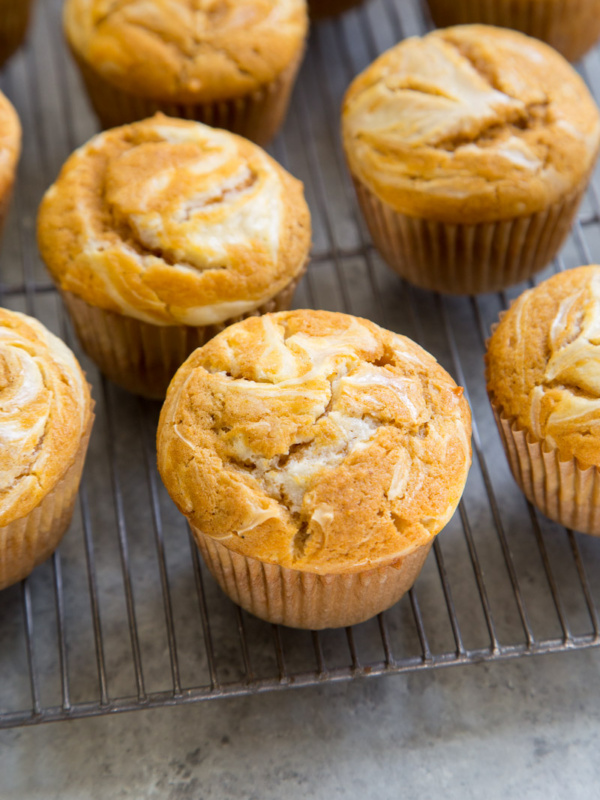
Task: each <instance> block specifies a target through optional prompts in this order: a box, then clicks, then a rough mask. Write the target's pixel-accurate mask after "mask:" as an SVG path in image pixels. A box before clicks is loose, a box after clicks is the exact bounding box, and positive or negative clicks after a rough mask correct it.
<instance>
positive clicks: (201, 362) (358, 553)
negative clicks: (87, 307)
mask: <svg viewBox="0 0 600 800" xmlns="http://www.w3.org/2000/svg"><path fill="white" fill-rule="evenodd" d="M470 422H471V420H470V411H469V408H468V405H467V403H466V401H465V399H464V397H463V394H462V389H460V388H459V387H457V386H456V384H455V383H454V381H453V380H452V379H451V378H450V376H449V375H448V374H447V373H446V372H445V371H444V370H443V369H442V368H441V367H440V366H439V365H438V364H437V362H436V361H435V359H434V358H433V357H432V356H430V355H429V354H428V353H426V352H425V351H424V350H422V349H421V348H420V347H419V346H418V345H416V344H415V343H414V342H412V341H410V340H409V339H406V338H405V337H403V336H399V335H396V334H393V333H390V332H389V331H385V330H383V329H381V328H379V327H378V326H376V325H375V324H373V323H371V322H369V321H367V320H363V319H358V318H356V317H351V316H348V315H345V314H335V313H330V312H325V311H290V312H282V313H279V314H268V315H265V316H263V317H260V318H250V319H247V320H244V321H243V322H240V323H237V324H236V325H232V326H230V327H229V328H227V329H226V330H225V331H223V332H222V333H221V334H219V335H218V336H216V337H215V338H214V339H212V340H211V341H210V342H209V343H208V344H206V345H204V347H202V348H200V349H198V350H196V351H195V352H194V353H193V354H192V355H191V356H190V358H189V359H188V360H187V361H186V362H185V364H184V365H183V366H182V367H181V368H180V369H179V371H178V372H177V374H176V375H175V377H174V379H173V381H172V383H171V386H170V388H169V391H168V394H167V399H166V402H165V405H164V407H163V410H162V413H161V418H160V423H159V429H158V464H159V469H160V473H161V475H162V478H163V480H164V482H165V485H166V487H167V489H168V491H169V493H170V495H171V497H172V498H173V499H174V501H175V503H176V504H177V506H178V507H179V509H180V510H181V511H182V512H183V513H184V514H185V515H186V516H187V517H188V518H189V520H190V522H191V524H192V525H193V526H195V527H196V528H198V529H199V530H200V531H201V532H202V533H204V534H206V535H207V536H210V537H213V538H215V539H218V540H219V541H221V542H222V543H223V544H225V545H226V546H227V548H228V549H230V550H233V551H235V552H238V553H240V554H242V555H247V556H252V557H254V558H257V559H260V560H261V561H263V562H267V563H273V564H278V565H280V566H283V567H292V568H294V569H298V570H303V571H310V572H315V573H321V574H333V573H340V572H354V571H360V570H363V569H365V568H366V567H371V566H377V565H380V564H384V563H390V562H392V561H394V560H395V559H398V558H399V557H401V556H405V555H408V554H409V553H412V552H414V551H415V550H416V549H417V548H419V547H421V546H422V545H424V544H428V543H430V542H431V540H432V538H433V537H434V536H435V535H436V534H437V533H438V532H439V531H440V530H441V529H442V528H443V527H444V525H445V524H446V523H447V522H448V520H449V519H450V517H451V516H452V514H453V513H454V510H455V508H456V505H457V504H458V502H459V499H460V496H461V494H462V491H463V488H464V484H465V480H466V477H467V472H468V469H469V465H470V461H471V447H470V430H471V427H470Z"/></svg>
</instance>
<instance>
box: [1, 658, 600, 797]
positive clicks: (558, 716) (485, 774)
mask: <svg viewBox="0 0 600 800" xmlns="http://www.w3.org/2000/svg"><path fill="white" fill-rule="evenodd" d="M599 686H600V653H598V652H597V651H588V652H580V653H569V654H560V655H555V656H544V657H541V658H535V659H527V660H521V661H518V662H510V663H508V662H507V663H499V664H493V665H479V666H471V667H467V668H458V669H452V670H447V671H443V670H437V671H435V672H433V673H420V674H413V675H405V676H398V677H390V678H382V679H376V680H373V681H360V682H355V683H353V684H347V685H337V686H326V687H325V686H324V687H321V688H319V689H314V690H313V689H308V690H300V691H297V692H287V693H284V694H279V695H276V694H271V695H266V696H260V697H250V698H242V699H233V700H226V701H218V702H216V703H205V704H201V705H198V706H192V707H187V708H174V709H164V710H160V711H151V712H142V713H135V714H129V715H123V716H120V717H112V718H101V719H93V720H82V721H78V722H69V723H59V724H57V725H49V726H45V727H41V728H37V729H35V730H16V731H6V732H2V733H0V797H1V798H2V800H13V799H14V798H21V799H22V800H25V798H27V799H28V800H29V798H31V799H32V800H33V798H36V800H37V799H38V798H39V800H42V799H43V800H58V798H60V800H71V798H73V799H75V798H77V800H79V798H90V800H104V799H105V798H111V799H112V798H136V799H137V798H140V800H141V798H148V799H149V800H154V798H166V799H167V800H183V798H193V799H194V800H200V798H203V800H213V799H214V800H271V799H273V800H281V798H286V800H287V799H289V800H295V798H307V797H314V798H335V797H345V798H352V800H354V798H360V800H368V799H370V798H378V800H385V798H390V799H391V798H403V800H412V799H413V798H414V800H417V799H418V800H423V799H424V798H433V797H441V796H444V797H447V798H455V797H456V798H461V800H469V798H481V797H485V798H487V799H488V800H495V799H496V798H498V800H500V798H509V797H511V798H513V797H514V798H519V799H520V800H538V799H539V800H554V799H555V798H556V800H562V799H563V798H569V799H570V800H577V799H578V798H581V799H582V800H592V798H594V797H597V796H598V793H599V787H600V764H599V759H598V753H597V750H598V745H597V743H598V737H599V735H600V692H599V691H598V688H599Z"/></svg>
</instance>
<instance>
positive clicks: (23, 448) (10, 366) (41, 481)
mask: <svg viewBox="0 0 600 800" xmlns="http://www.w3.org/2000/svg"><path fill="white" fill-rule="evenodd" d="M90 415H91V400H90V392H89V387H88V385H87V383H86V380H85V377H84V375H83V373H82V371H81V368H80V367H79V364H78V363H77V361H76V360H75V357H74V356H73V354H72V353H71V351H70V350H69V349H68V348H67V347H66V346H65V345H64V344H63V343H62V342H61V341H60V339H57V337H56V336H53V335H52V334H51V333H49V332H48V331H47V330H46V329H45V328H44V327H43V326H42V325H40V323H39V322H37V321H36V320H34V319H32V318H30V317H26V316H24V315H23V314H18V313H16V312H14V311H7V310H6V309H0V528H2V527H3V526H5V525H8V524H9V523H11V522H12V521H13V520H17V519H20V518H21V517H24V516H25V515H26V514H28V513H29V512H30V511H31V510H32V509H33V508H35V506H37V505H38V504H39V503H40V502H41V501H42V500H43V498H44V497H45V496H46V495H47V494H48V493H49V492H50V491H51V490H52V489H53V488H54V487H55V485H56V484H57V483H58V481H59V480H60V479H61V478H62V477H63V475H64V474H65V472H66V471H67V470H68V469H69V467H70V466H71V465H72V463H73V462H74V460H75V458H76V457H77V455H78V451H79V449H80V445H81V441H82V437H83V436H84V435H85V434H86V431H87V430H88V427H89V423H90Z"/></svg>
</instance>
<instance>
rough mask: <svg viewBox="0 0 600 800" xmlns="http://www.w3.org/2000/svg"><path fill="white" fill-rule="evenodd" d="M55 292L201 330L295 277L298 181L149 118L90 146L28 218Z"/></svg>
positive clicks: (258, 153) (242, 144) (194, 132)
mask: <svg viewBox="0 0 600 800" xmlns="http://www.w3.org/2000/svg"><path fill="white" fill-rule="evenodd" d="M38 231H39V243H40V248H41V251H42V255H43V257H44V260H45V262H46V264H47V265H48V268H49V269H50V271H51V272H52V274H53V275H54V277H55V278H56V280H57V281H58V282H59V284H60V286H61V287H62V288H63V289H66V290H68V291H70V292H73V293H74V294H76V295H77V296H79V297H81V298H82V299H83V300H85V301H86V302H88V303H90V304H91V305H95V306H99V307H101V308H104V309H106V310H109V311H116V312H119V313H121V314H124V315H127V316H130V317H134V318H136V319H139V320H142V321H144V322H150V323H155V324H159V325H160V324H162V325H175V324H179V325H181V324H183V325H212V324H215V323H219V322H222V321H224V320H227V319H230V318H232V317H236V316H238V315H242V314H246V313H248V312H250V311H252V310H254V309H255V308H257V307H258V306H260V305H261V304H262V303H264V302H266V301H267V300H269V299H270V298H271V297H274V296H275V295H276V294H277V293H278V292H279V291H281V289H283V288H284V287H285V286H286V285H287V284H288V283H289V282H290V281H291V280H292V279H293V278H294V277H295V276H296V275H297V274H298V273H299V272H300V271H301V270H302V269H303V268H304V265H305V262H306V259H307V256H308V251H309V247H310V216H309V212H308V208H307V206H306V203H305V201H304V196H303V190H302V184H301V183H300V182H299V181H297V180H296V179H294V178H292V177H291V176H290V175H288V173H286V172H285V171H284V170H283V169H282V168H281V167H280V166H279V165H278V164H277V163H276V162H275V161H273V160H272V159H271V158H270V157H269V156H268V155H267V154H266V153H265V152H264V151H263V150H262V149H261V148H259V147H257V146H256V145H253V144H252V143H250V142H248V141H246V140H245V139H242V138H240V137H238V136H235V135H233V134H230V133H227V132H225V131H220V130H215V129H213V128H209V127H207V126H205V125H202V124H200V123H196V122H184V121H181V120H174V119H169V118H167V117H164V116H162V115H156V116H155V117H153V118H152V119H149V120H145V121H143V122H139V123H135V124H134V125H129V126H125V127H122V128H116V129H114V130H111V131H108V132H107V133H104V134H101V135H99V136H96V137H94V138H93V139H92V140H91V141H90V142H88V144H86V145H84V147H82V148H81V149H80V150H78V151H76V152H75V153H74V154H73V155H72V156H71V158H70V159H69V160H68V161H67V163H66V164H65V166H64V168H63V170H62V172H61V174H60V176H59V178H58V180H57V182H56V183H55V184H54V186H53V187H51V188H50V189H49V191H48V192H47V194H46V196H45V198H44V201H43V203H42V206H41V209H40V214H39V227H38Z"/></svg>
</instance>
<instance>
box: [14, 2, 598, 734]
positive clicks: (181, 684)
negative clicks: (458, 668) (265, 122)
mask: <svg viewBox="0 0 600 800" xmlns="http://www.w3.org/2000/svg"><path fill="white" fill-rule="evenodd" d="M60 5H61V0H39V2H38V4H37V12H36V19H35V25H34V29H33V32H32V35H31V37H30V40H29V43H28V46H27V47H26V48H25V49H24V50H22V51H21V52H20V53H19V54H18V55H17V56H16V57H15V58H14V59H13V60H12V61H11V62H10V63H9V65H8V67H7V68H6V69H5V71H4V73H3V75H2V78H1V81H0V83H1V86H2V89H3V91H5V93H6V94H7V95H8V96H9V97H10V98H11V99H12V101H13V102H14V104H15V105H16V107H17V109H18V111H19V114H20V116H21V119H22V122H23V130H24V150H23V157H22V161H21V167H20V175H19V181H18V184H17V187H16V193H15V198H14V202H13V207H12V212H11V217H10V219H9V222H8V224H7V226H6V230H5V233H4V239H3V244H2V255H1V259H0V276H1V279H0V280H1V282H0V303H1V304H2V305H4V306H7V307H9V308H14V309H18V310H22V311H25V312H27V313H29V314H33V315H35V316H37V317H38V318H39V319H41V320H42V321H43V322H44V323H45V324H46V325H48V326H49V327H50V328H51V329H52V330H54V331H55V332H57V333H58V334H59V335H62V336H63V338H65V339H66V340H67V341H68V342H69V344H71V346H73V347H74V349H75V350H76V352H77V354H78V356H79V357H80V359H81V361H82V363H83V365H84V367H85V369H86V370H87V373H88V377H89V379H90V380H91V382H92V383H93V393H94V397H95V399H96V413H97V419H96V425H95V428H94V432H93V435H92V441H91V444H90V450H89V454H88V459H87V465H86V470H85V475H84V479H83V483H82V487H81V491H80V498H79V505H78V508H77V511H76V513H75V518H74V520H73V524H72V527H71V530H70V531H69V533H68V535H67V536H66V538H65V540H64V542H63V544H62V545H61V547H60V550H59V552H57V553H56V554H55V556H54V557H53V558H52V559H51V560H50V561H49V562H47V563H46V564H44V565H42V566H41V567H39V568H38V569H37V570H36V571H35V572H34V574H33V575H32V576H31V577H30V578H29V579H28V580H27V581H25V582H24V583H23V584H22V585H20V586H15V587H12V588H10V589H7V590H5V591H4V592H2V593H0V675H1V676H2V680H1V681H0V728H2V727H4V728H6V727H11V726H16V725H29V724H35V723H40V722H45V721H50V720H64V719H73V718H77V717H84V716H92V715H100V714H108V713H114V712H118V711H129V710H133V709H142V708H151V707H156V706H168V705H180V704H183V703H194V702H197V701H200V700H208V699H211V698H218V697H227V696H232V695H244V694H249V693H256V692H265V691H272V690H276V689H284V688H288V687H300V686H308V685H314V684H321V683H326V682H328V681H341V680H349V679H352V678H356V677H359V676H375V675H383V674H392V673H400V672H407V671H411V670H423V669H427V670H429V669H432V668H435V667H442V666H451V665H457V664H468V663H473V662H478V661H491V660H498V659H504V658H513V657H518V656H526V655H533V654H536V653H547V652H556V651H563V650H574V649H581V648H586V647H593V646H596V645H598V644H600V628H599V609H600V541H598V540H593V539H592V538H590V537H585V536H582V535H580V534H577V533H573V532H571V531H565V530H564V529H563V528H561V527H560V526H558V525H555V524H554V523H551V522H549V521H548V520H546V519H545V518H543V517H542V516H541V515H539V514H538V513H537V512H536V511H535V510H534V509H533V508H532V507H531V506H530V505H529V504H528V503H527V502H526V500H525V499H524V497H523V496H522V494H521V493H520V492H519V490H518V489H517V488H516V486H515V484H514V483H513V481H512V478H511V477H510V474H509V471H508V466H507V462H506V459H505V457H504V453H503V452H502V448H501V445H500V440H499V437H498V434H497V431H496V428H495V425H494V422H493V418H492V414H491V411H490V409H489V406H488V403H487V399H486V395H485V386H484V381H483V361H482V359H483V352H484V343H485V340H486V337H487V336H488V333H489V329H490V325H491V324H492V323H493V322H494V320H495V319H496V318H497V315H498V313H499V311H500V310H501V309H502V308H503V307H505V306H506V305H507V303H508V302H510V300H511V299H512V297H514V296H516V295H517V294H519V293H520V292H521V291H522V290H523V289H524V288H525V287H523V286H519V287H516V288H515V289H513V290H511V291H510V292H507V293H503V294H501V295H486V296H483V297H479V298H476V299H470V298H442V297H439V296H437V295H435V294H430V293H427V292H422V291H419V290H416V289H413V288H411V287H409V286H408V285H406V284H405V283H403V282H402V281H401V280H400V279H399V278H398V277H397V276H396V275H394V274H393V273H392V272H391V271H390V270H388V269H387V268H386V267H385V265H384V264H383V263H382V262H381V260H380V259H379V257H378V255H377V253H376V251H375V250H374V249H373V247H372V245H371V244H370V242H369V239H368V236H367V234H366V232H365V229H364V227H363V225H362V222H361V220H360V217H359V214H358V212H357V207H356V204H355V201H354V197H353V193H352V188H351V186H350V183H349V181H348V177H347V175H346V172H345V169H344V164H343V158H342V154H341V150H340V145H339V138H338V115H339V107H340V102H341V97H342V94H343V92H344V89H345V88H346V86H347V85H348V83H349V82H350V80H351V79H352V77H353V76H354V75H355V74H356V73H357V72H359V71H360V70H362V69H363V68H364V67H365V66H366V65H367V64H368V63H369V62H370V61H372V60H373V58H374V57H375V56H376V55H377V54H378V53H379V52H381V51H382V50H384V49H386V48H387V47H390V46H391V45H392V44H394V43H395V42H396V41H398V40H400V39H401V38H403V37H404V36H408V35H411V34H415V33H421V32H423V30H425V28H426V20H425V18H424V16H423V13H422V11H421V9H420V7H419V5H418V4H417V2H416V0H414V1H413V0H371V2H369V3H367V4H366V5H364V6H363V7H362V8H360V9H359V10H357V11H353V12H350V13H348V14H347V15H346V16H345V17H344V18H343V19H341V20H338V21H335V22H324V23H322V24H320V25H319V26H316V27H315V29H314V30H313V32H312V35H311V41H310V46H309V49H308V53H307V57H306V60H305V63H304V66H303V69H302V74H301V76H300V80H299V83H298V86H297V89H296V91H295V94H294V100H293V104H292V108H291V111H290V114H289V117H288V120H287V123H286V126H285V130H284V132H283V135H282V136H280V137H279V139H278V140H277V142H276V143H275V145H274V147H273V153H274V155H275V156H276V158H278V159H279V160H280V161H281V162H282V163H283V164H284V165H285V166H286V167H287V168H288V169H289V170H291V172H293V173H294V174H295V175H297V176H299V177H300V178H302V179H303V180H304V182H305V185H306V191H307V196H308V200H309V203H310V206H311V209H312V212H313V219H314V256H313V260H312V263H311V266H310V268H309V271H308V275H307V277H306V278H305V279H304V281H303V284H302V285H301V287H300V289H299V291H298V294H297V297H296V306H297V307H305V306H316V307H320V308H328V309H332V310H339V311H348V312H350V313H353V314H357V315H361V316H365V317H369V318H370V319H373V320H375V321H376V322H378V323H380V324H382V325H384V326H385V327H388V328H391V329H393V330H396V331H398V332H400V333H404V334H406V335H408V336H410V337H412V338H413V339H415V340H417V341H418V342H420V343H421V344H422V345H423V346H424V347H426V348H427V349H428V350H430V351H431V352H432V353H433V354H434V355H435V356H436V357H437V358H438V360H439V361H440V362H441V363H442V364H443V365H444V366H445V367H446V368H447V369H448V370H449V371H450V372H451V373H452V374H453V375H454V377H455V378H456V379H457V381H458V382H459V383H460V384H462V385H463V386H465V387H466V389H467V393H468V397H469V400H470V402H471V405H472V407H473V410H474V463H473V468H472V471H471V474H470V476H469V480H468V484H467V488H466V491H465V494H464V498H463V501H462V503H461V505H460V508H459V510H458V512H457V513H456V515H455V517H454V519H453V520H452V521H451V523H450V524H449V525H448V527H447V528H446V530H445V531H444V532H443V533H442V534H441V536H440V537H439V538H438V540H437V541H436V544H435V547H434V551H433V555H432V556H430V558H429V560H428V562H427V564H426V565H425V568H424V570H423V572H422V574H421V576H420V578H419V580H418V582H417V584H416V586H415V588H414V589H413V591H412V592H411V593H410V594H409V595H408V596H406V597H405V598H404V599H403V600H402V601H401V602H400V603H398V604H397V605H396V606H395V607H394V608H392V609H391V610H390V611H387V612H386V613H384V614H382V615H380V616H379V617H378V618H377V619H375V620H372V621H370V622H367V623H364V624H363V625H359V626H356V627H354V628H348V629H346V630H341V631H325V632H320V633H309V632H305V631H293V630H289V629H284V628H279V627H277V626H271V625H267V624H266V623H263V622H260V621H259V620H257V619H255V618H253V617H251V616H248V615H246V614H245V613H244V612H242V611H240V609H238V608H237V607H236V606H234V605H233V604H232V603H231V602H230V601H229V600H228V599H227V598H226V597H225V595H223V594H222V593H221V591H220V590H219V589H218V587H217V586H216V584H215V583H214V581H213V580H212V578H211V577H210V575H209V574H208V573H207V572H206V570H205V568H204V566H203V565H202V564H201V562H200V560H199V558H198V555H197V552H196V548H195V546H194V545H193V543H192V542H191V539H190V536H189V532H188V530H187V527H186V524H185V520H184V519H183V518H182V517H181V515H180V514H179V513H178V512H177V511H176V509H175V508H174V507H173V505H172V504H171V502H170V500H169V498H168V496H167V495H166V492H165V491H164V489H163V487H162V484H161V482H160V479H159V477H158V475H157V472H156V468H155V455H154V434H155V430H156V424H157V419H158V413H159V405H158V404H157V403H152V402H149V401H142V400H140V399H138V398H136V397H133V396H131V395H128V394H127V393H125V392H123V391H121V390H119V389H117V388H116V387H114V386H113V385H111V384H109V383H107V382H106V381H104V380H103V379H102V378H101V377H100V376H99V375H98V373H97V370H96V369H95V367H94V366H93V364H92V363H91V362H89V361H88V360H87V359H86V357H85V356H84V355H83V354H82V353H81V352H80V351H79V349H78V347H77V344H76V342H75V341H74V338H73V335H72V332H71V330H70V328H69V324H68V322H67V320H66V318H65V316H64V314H63V311H62V308H61V305H60V300H59V298H58V296H57V294H56V293H55V291H54V289H53V287H52V285H51V283H50V282H49V279H48V276H47V274H46V273H45V272H44V269H43V266H42V264H41V263H40V261H39V257H38V255H37V251H36V246H35V236H34V230H35V214H36V209H37V206H38V203H39V201H40V198H41V195H42V193H43V191H44V190H45V188H46V187H47V186H48V185H49V184H50V183H51V182H52V180H53V179H54V177H55V176H56V174H57V172H58V170H59V168H60V165H61V164H62V162H63V161H64V160H65V158H66V157H67V156H68V154H69V153H70V152H71V151H72V150H73V149H74V148H75V147H77V146H78V145H79V144H81V143H83V142H84V141H86V140H87V139H88V138H89V137H90V136H91V135H92V134H93V133H94V132H95V131H96V128H95V121H94V119H93V117H92V116H91V114H90V112H89V109H88V106H87V103H86V101H85V99H84V97H83V94H82V91H81V87H80V84H79V81H78V78H77V76H76V74H75V72H74V69H73V67H72V65H71V63H70V60H69V57H68V54H67V52H66V50H65V47H64V44H63V40H62V35H61V31H60ZM599 67H600V54H599V52H595V53H592V54H591V55H589V56H588V58H587V60H586V62H585V64H584V65H583V66H582V74H583V76H584V77H585V78H586V80H588V83H589V84H590V85H591V88H592V90H593V91H594V90H595V93H596V96H600V79H599V78H598V77H597V78H596V82H595V84H594V82H593V76H594V75H596V76H600V69H599ZM597 177H598V176H596V180H597ZM596 186H597V183H596ZM599 210H600V204H599V198H598V191H597V189H596V188H595V187H592V189H591V190H590V192H589V195H588V197H587V198H586V201H585V203H584V206H583V208H582V210H581V212H580V216H579V220H578V222H577V224H576V225H575V227H574V230H573V233H572V236H571V238H570V240H569V242H568V244H567V246H566V247H565V249H564V251H563V253H562V255H561V258H560V259H559V260H558V261H557V263H556V264H554V265H553V267H552V268H551V269H549V270H547V271H546V272H545V273H543V274H542V275H540V276H539V280H541V279H543V278H544V277H547V276H548V275H549V274H551V273H552V272H553V271H556V270H561V269H565V268H568V267H572V266H576V265H578V264H583V263H591V262H593V261H594V257H595V260H596V261H600V215H599Z"/></svg>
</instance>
